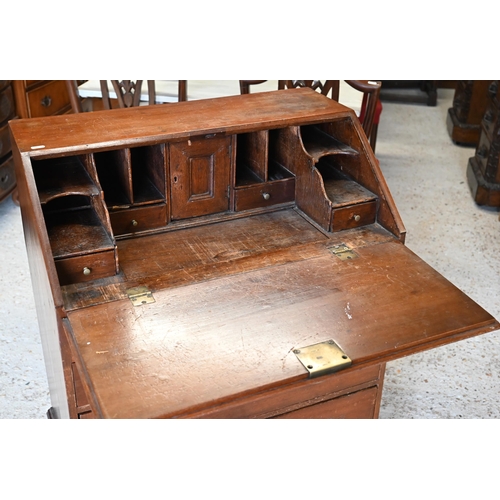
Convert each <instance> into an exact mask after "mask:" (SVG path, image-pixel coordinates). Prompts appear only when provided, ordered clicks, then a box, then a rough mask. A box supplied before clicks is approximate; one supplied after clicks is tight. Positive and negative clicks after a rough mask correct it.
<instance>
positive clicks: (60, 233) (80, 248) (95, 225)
mask: <svg viewBox="0 0 500 500" xmlns="http://www.w3.org/2000/svg"><path fill="white" fill-rule="evenodd" d="M94 202H95V200H94V199H93V197H89V196H84V195H72V196H65V197H62V198H56V199H54V200H52V201H50V202H48V203H47V204H45V205H44V206H43V213H44V218H45V224H46V227H47V234H48V236H49V240H50V245H51V248H52V254H53V256H54V258H56V259H57V258H63V257H69V256H77V255H82V254H86V253H91V252H96V251H103V250H108V249H113V248H114V241H113V238H112V237H111V235H110V234H109V233H108V231H107V230H106V228H105V226H104V225H103V223H102V220H101V218H100V217H99V214H98V212H97V210H96V209H95V207H94Z"/></svg>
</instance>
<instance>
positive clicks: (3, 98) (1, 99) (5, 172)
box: [0, 80, 16, 202]
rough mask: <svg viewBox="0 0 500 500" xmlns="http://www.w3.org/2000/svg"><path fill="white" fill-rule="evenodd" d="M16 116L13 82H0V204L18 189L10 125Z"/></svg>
mask: <svg viewBox="0 0 500 500" xmlns="http://www.w3.org/2000/svg"><path fill="white" fill-rule="evenodd" d="M15 116H16V110H15V103H14V93H13V91H12V82H11V81H10V80H0V202H2V201H3V200H5V199H6V198H7V197H8V196H9V195H10V194H11V193H12V192H13V191H14V190H15V187H16V176H15V174H14V161H13V160H12V151H11V144H10V135H9V125H8V122H9V120H12V119H13V118H15Z"/></svg>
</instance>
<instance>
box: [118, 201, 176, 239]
mask: <svg viewBox="0 0 500 500" xmlns="http://www.w3.org/2000/svg"><path fill="white" fill-rule="evenodd" d="M109 217H110V219H111V227H112V228H113V233H114V234H115V235H119V234H130V233H136V232H140V231H147V230H148V229H155V228H157V227H163V226H165V225H166V224H167V206H166V205H154V206H148V207H139V208H129V209H127V210H120V211H119V212H110V214H109Z"/></svg>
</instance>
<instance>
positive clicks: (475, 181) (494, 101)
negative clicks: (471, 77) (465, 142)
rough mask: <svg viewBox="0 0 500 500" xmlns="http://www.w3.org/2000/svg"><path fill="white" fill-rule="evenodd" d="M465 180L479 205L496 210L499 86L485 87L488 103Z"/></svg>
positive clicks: (498, 191)
mask: <svg viewBox="0 0 500 500" xmlns="http://www.w3.org/2000/svg"><path fill="white" fill-rule="evenodd" d="M467 179H468V181H469V186H470V188H471V191H472V196H473V197H474V200H475V201H476V203H478V204H479V205H487V206H490V207H500V84H499V81H498V80H495V81H493V82H492V83H491V84H490V85H489V87H488V103H487V106H486V111H485V113H484V116H483V118H482V120H481V135H480V136H479V143H478V145H477V148H476V153H475V155H474V156H473V157H472V158H470V159H469V162H468V165H467Z"/></svg>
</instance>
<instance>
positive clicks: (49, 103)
mask: <svg viewBox="0 0 500 500" xmlns="http://www.w3.org/2000/svg"><path fill="white" fill-rule="evenodd" d="M27 99H28V108H29V113H30V116H31V117H32V118H33V117H39V116H51V115H57V114H60V113H63V112H65V111H67V110H68V109H69V96H68V91H67V89H66V83H65V82H64V80H54V81H49V82H48V83H47V84H46V85H43V86H42V87H37V88H36V89H34V90H31V91H29V92H28V93H27Z"/></svg>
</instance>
